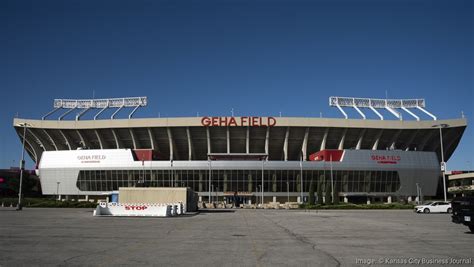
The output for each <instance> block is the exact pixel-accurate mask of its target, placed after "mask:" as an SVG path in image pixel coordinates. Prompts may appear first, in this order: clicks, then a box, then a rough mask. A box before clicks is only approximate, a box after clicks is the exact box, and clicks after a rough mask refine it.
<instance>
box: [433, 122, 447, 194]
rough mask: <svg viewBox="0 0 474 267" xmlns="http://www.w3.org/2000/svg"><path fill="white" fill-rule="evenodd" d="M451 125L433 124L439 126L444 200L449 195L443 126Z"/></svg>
mask: <svg viewBox="0 0 474 267" xmlns="http://www.w3.org/2000/svg"><path fill="white" fill-rule="evenodd" d="M448 126H449V125H447V124H436V125H433V127H438V129H439V143H440V146H441V172H442V173H443V193H444V202H446V201H448V198H447V195H446V178H445V174H446V163H445V162H444V149H443V131H442V128H446V127H448Z"/></svg>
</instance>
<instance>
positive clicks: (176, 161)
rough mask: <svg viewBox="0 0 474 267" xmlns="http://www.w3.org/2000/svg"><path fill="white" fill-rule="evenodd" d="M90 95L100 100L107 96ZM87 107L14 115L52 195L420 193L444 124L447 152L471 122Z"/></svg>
mask: <svg viewBox="0 0 474 267" xmlns="http://www.w3.org/2000/svg"><path fill="white" fill-rule="evenodd" d="M81 101H86V100H81ZM87 101H89V100H87ZM90 101H91V102H90V103H91V105H93V108H100V106H99V104H98V102H97V101H100V100H90ZM93 101H96V102H97V103H96V102H93ZM385 101H386V100H385ZM123 103H124V102H123ZM385 105H387V102H385ZM110 106H111V105H110V104H107V105H105V107H104V108H103V109H101V111H103V110H104V109H105V108H110ZM55 107H56V109H64V108H69V109H70V110H68V111H67V113H69V112H70V111H71V110H74V109H76V108H78V107H79V102H77V101H76V106H75V107H74V105H73V104H72V105H70V106H67V107H65V105H64V103H63V104H61V105H56V102H55ZM136 107H137V108H138V107H139V105H137V106H136ZM402 107H403V106H402ZM82 108H84V110H83V112H85V111H87V110H88V109H89V108H91V107H90V106H89V107H87V106H85V107H82ZM338 108H340V109H341V107H340V106H338ZM369 108H371V107H369ZM395 108H397V106H395ZM398 108H400V107H399V106H398ZM371 109H372V110H374V109H373V108H371ZM420 109H422V108H420ZM119 110H120V106H119ZM135 110H136V108H135V109H134V110H133V112H135ZM393 110H394V109H392V111H393ZM341 111H342V109H341ZM358 111H360V110H359V109H358ZM374 111H375V110H374ZM83 112H81V113H79V114H78V115H77V116H76V120H63V119H62V118H63V117H64V116H63V115H62V116H61V117H59V119H58V120H47V119H45V118H43V119H41V120H30V119H21V118H15V119H14V122H13V125H14V127H15V129H16V131H17V133H18V135H19V137H20V139H21V140H23V138H24V137H25V138H26V139H25V148H26V151H27V152H28V154H29V155H30V156H31V158H32V159H33V160H34V161H35V162H36V163H37V166H38V171H39V176H40V180H41V187H42V191H43V194H45V195H56V194H58V195H62V196H66V197H67V196H76V195H84V196H101V195H104V194H108V193H111V192H112V191H116V190H118V188H119V187H163V186H164V187H168V186H179V187H180V186H185V187H191V188H192V189H193V190H195V191H196V192H198V194H199V196H200V198H201V199H202V201H208V200H210V199H213V200H217V199H219V200H222V199H223V198H225V197H229V196H232V195H233V194H234V193H235V192H237V193H238V194H239V195H240V196H241V197H244V198H245V200H246V201H252V202H259V201H261V200H262V196H263V199H264V202H271V201H280V202H285V201H288V200H290V201H297V200H298V201H301V197H303V198H306V197H307V196H308V192H310V191H312V189H314V191H320V192H328V191H330V192H331V193H332V194H334V195H335V196H336V197H338V198H341V199H342V198H345V200H349V201H351V198H354V199H355V198H360V197H378V198H388V197H394V196H398V197H400V196H404V197H409V196H416V195H417V190H418V189H419V188H421V189H422V193H423V195H425V196H434V195H435V194H436V192H437V190H438V184H439V181H440V177H441V171H440V162H441V161H442V160H441V142H440V141H441V140H440V134H441V136H442V143H443V156H444V160H445V161H447V160H448V159H449V158H450V156H451V155H452V154H453V152H454V150H455V149H456V147H457V145H458V143H459V141H460V139H461V137H462V134H463V132H464V130H465V128H466V126H467V121H466V119H465V118H459V119H450V120H419V119H417V120H402V119H401V117H400V119H399V120H373V119H365V116H364V119H348V118H346V119H331V118H301V117H300V118H289V117H188V118H148V119H132V118H131V115H132V114H133V112H132V113H131V114H130V116H129V119H114V118H113V117H114V115H115V113H114V115H112V118H111V119H106V120H104V119H100V120H99V119H96V117H97V115H98V114H97V115H96V116H95V117H94V119H91V120H80V117H81V115H82V114H83ZM408 112H410V111H409V110H408ZM410 113H411V112H410ZM99 114H100V112H99ZM362 114H363V113H362ZM377 114H379V113H378V112H377ZM397 114H399V113H397ZM412 114H413V113H412ZM379 115H380V114H379ZM413 115H414V114H413ZM414 116H415V117H416V115H414ZM381 119H382V117H381ZM311 188H312V189H311Z"/></svg>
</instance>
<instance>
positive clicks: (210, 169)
mask: <svg viewBox="0 0 474 267" xmlns="http://www.w3.org/2000/svg"><path fill="white" fill-rule="evenodd" d="M211 172H212V168H211V158H209V187H208V190H209V199H208V203H209V204H211V177H212V176H211V175H212V174H211Z"/></svg>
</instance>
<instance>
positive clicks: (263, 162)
mask: <svg viewBox="0 0 474 267" xmlns="http://www.w3.org/2000/svg"><path fill="white" fill-rule="evenodd" d="M264 164H265V159H264V158H262V188H261V189H262V207H263V187H264V186H263V185H264V183H263V176H264V169H263V168H264Z"/></svg>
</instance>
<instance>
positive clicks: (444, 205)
mask: <svg viewBox="0 0 474 267" xmlns="http://www.w3.org/2000/svg"><path fill="white" fill-rule="evenodd" d="M415 212H416V213H421V212H423V213H430V212H446V213H451V212H453V208H452V207H451V203H449V202H442V201H434V202H429V203H426V204H424V205H418V206H415Z"/></svg>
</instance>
